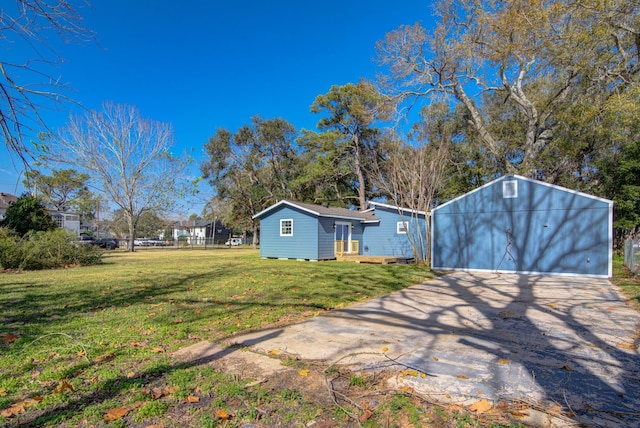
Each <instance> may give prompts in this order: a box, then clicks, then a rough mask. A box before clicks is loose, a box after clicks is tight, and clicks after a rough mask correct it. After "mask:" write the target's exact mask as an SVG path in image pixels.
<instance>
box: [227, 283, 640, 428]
mask: <svg viewBox="0 0 640 428" xmlns="http://www.w3.org/2000/svg"><path fill="white" fill-rule="evenodd" d="M639 332H640V315H639V314H638V313H637V312H636V311H635V310H633V309H632V308H631V307H629V306H628V305H627V304H625V301H624V298H623V297H622V295H621V294H620V292H619V290H617V288H616V287H615V286H613V285H612V284H611V283H610V282H609V281H607V280H604V279H594V278H578V277H560V276H553V277H552V276H528V275H516V274H510V275H507V274H500V275H499V274H493V273H482V274H479V273H463V272H455V273H450V274H448V275H445V276H442V277H440V278H437V279H434V280H432V281H429V282H427V283H424V284H419V285H415V286H412V287H409V288H407V289H405V290H402V291H399V292H396V293H393V294H390V295H388V296H385V297H382V298H379V299H374V300H370V301H368V302H365V303H362V304H357V305H354V306H351V307H348V308H344V309H340V310H335V311H332V312H331V313H329V314H326V315H323V316H320V317H317V318H314V319H311V320H309V321H306V322H303V323H299V324H296V325H292V326H288V327H285V328H283V329H275V330H270V331H266V332H265V331H263V332H257V333H253V334H248V335H244V336H241V337H237V338H235V339H234V340H233V342H232V343H231V344H236V345H242V346H245V347H249V350H251V351H253V352H256V353H262V354H266V353H268V352H269V351H272V350H279V351H280V352H283V353H288V354H292V355H295V356H297V357H298V358H300V359H303V360H317V361H323V362H326V363H339V364H341V365H351V366H352V367H353V368H354V369H359V370H398V369H402V368H412V369H414V370H417V371H418V372H420V373H424V374H425V376H424V377H422V376H415V377H413V378H411V377H409V378H407V377H403V378H402V382H404V384H405V385H410V386H411V387H412V388H414V389H415V390H416V391H417V392H419V393H422V394H425V395H428V396H431V397H432V398H434V399H437V400H440V401H447V402H451V401H456V402H462V403H468V402H473V401H475V400H478V399H479V398H484V399H487V400H489V401H491V402H493V403H497V402H499V401H501V400H507V401H511V400H519V401H523V402H526V403H530V404H531V405H532V406H534V407H537V408H542V409H544V408H548V407H554V408H560V409H561V410H562V412H563V414H565V415H571V416H572V417H573V419H574V420H575V421H577V422H579V423H582V424H586V425H589V426H629V427H640V414H639V413H640V412H639V410H638V409H640V353H639V351H638V345H639V343H638V342H639ZM543 419H544V418H543ZM557 422H558V420H556V423H555V424H559V423H557ZM549 424H551V425H553V424H554V423H551V422H549Z"/></svg>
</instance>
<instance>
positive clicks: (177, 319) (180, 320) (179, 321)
mask: <svg viewBox="0 0 640 428" xmlns="http://www.w3.org/2000/svg"><path fill="white" fill-rule="evenodd" d="M173 322H175V323H176V324H180V323H181V322H182V319H180V318H176V319H175V320H173Z"/></svg>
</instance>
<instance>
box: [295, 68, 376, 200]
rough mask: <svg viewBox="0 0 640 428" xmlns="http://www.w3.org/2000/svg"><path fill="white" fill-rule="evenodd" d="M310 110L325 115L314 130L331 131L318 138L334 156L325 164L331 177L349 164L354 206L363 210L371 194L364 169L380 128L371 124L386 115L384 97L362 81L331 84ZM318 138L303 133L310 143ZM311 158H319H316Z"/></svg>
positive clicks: (369, 159)
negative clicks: (355, 199)
mask: <svg viewBox="0 0 640 428" xmlns="http://www.w3.org/2000/svg"><path fill="white" fill-rule="evenodd" d="M311 112H312V113H322V114H325V117H323V118H322V119H320V121H319V122H318V129H319V130H320V131H325V132H326V131H331V132H332V133H331V134H329V135H327V136H326V137H327V138H325V139H324V141H322V143H324V144H323V146H322V147H321V148H322V149H324V150H325V151H326V152H327V153H331V154H336V155H338V157H337V158H333V160H332V162H331V163H329V164H327V163H325V165H326V166H329V167H333V170H334V173H333V175H334V176H336V175H339V172H338V171H340V170H342V168H343V167H344V166H345V165H350V167H351V168H350V169H351V174H352V187H353V189H354V190H355V191H356V193H357V205H358V207H359V208H360V209H362V210H364V209H366V206H367V200H368V199H369V198H370V197H371V196H372V195H373V190H372V186H371V183H370V182H369V179H368V177H367V170H368V167H369V166H370V165H371V164H372V161H373V159H374V158H375V156H377V152H378V150H379V140H380V131H379V130H378V129H377V128H375V127H373V125H374V124H375V122H376V121H378V120H382V119H384V118H386V114H387V110H386V103H385V102H384V98H383V97H382V95H381V94H380V93H379V92H378V91H377V90H376V89H375V88H374V87H373V85H372V84H371V83H369V82H366V81H360V82H359V83H358V84H353V83H348V84H346V85H343V86H337V85H335V86H332V87H331V89H330V90H329V92H328V93H327V94H324V95H318V96H317V97H316V99H315V101H314V102H313V104H312V105H311ZM318 138H320V137H316V136H313V135H310V134H309V133H307V135H306V140H307V141H308V142H311V143H313V142H314V141H318ZM331 146H333V147H331ZM309 147H312V146H311V144H309V145H308V146H307V148H309ZM315 160H318V161H322V159H321V158H317V157H316V159H315Z"/></svg>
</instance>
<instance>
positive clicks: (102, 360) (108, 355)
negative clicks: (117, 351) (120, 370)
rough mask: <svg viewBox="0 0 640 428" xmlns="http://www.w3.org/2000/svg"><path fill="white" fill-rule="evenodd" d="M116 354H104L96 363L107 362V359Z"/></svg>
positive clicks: (111, 358)
mask: <svg viewBox="0 0 640 428" xmlns="http://www.w3.org/2000/svg"><path fill="white" fill-rule="evenodd" d="M114 358H116V356H115V355H114V354H107V355H102V356H101V357H98V358H96V363H106V362H107V361H111V360H113V359H114Z"/></svg>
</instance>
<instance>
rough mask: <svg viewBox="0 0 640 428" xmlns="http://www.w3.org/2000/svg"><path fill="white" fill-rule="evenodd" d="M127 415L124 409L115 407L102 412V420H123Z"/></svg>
mask: <svg viewBox="0 0 640 428" xmlns="http://www.w3.org/2000/svg"><path fill="white" fill-rule="evenodd" d="M127 413H129V411H128V410H127V409H125V408H124V407H116V408H114V409H110V410H107V411H106V412H104V417H103V419H104V420H105V421H107V422H110V421H115V420H117V419H121V418H124V417H125V416H127Z"/></svg>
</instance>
